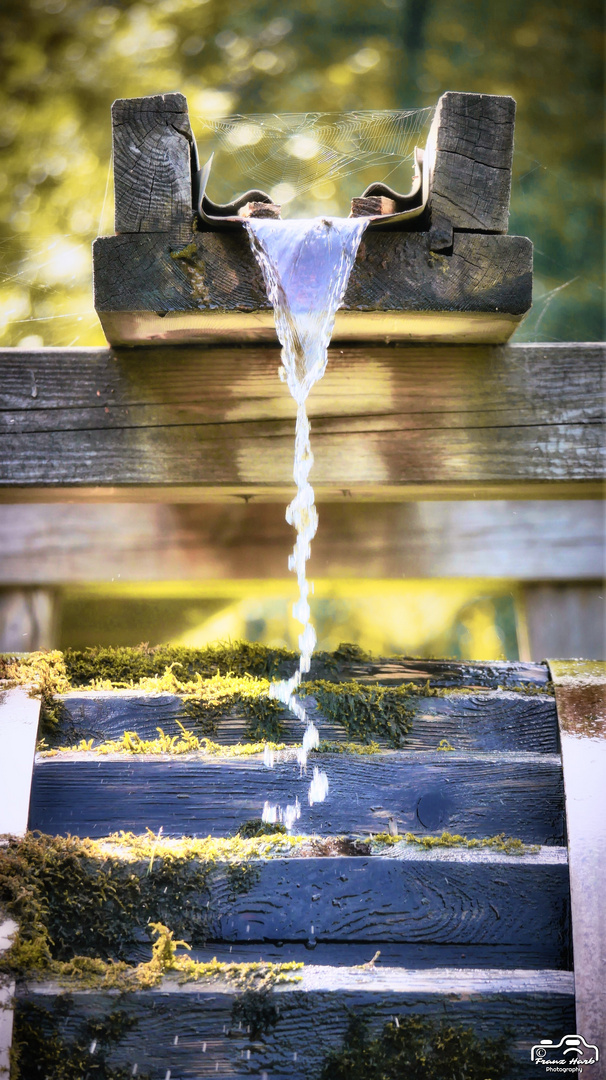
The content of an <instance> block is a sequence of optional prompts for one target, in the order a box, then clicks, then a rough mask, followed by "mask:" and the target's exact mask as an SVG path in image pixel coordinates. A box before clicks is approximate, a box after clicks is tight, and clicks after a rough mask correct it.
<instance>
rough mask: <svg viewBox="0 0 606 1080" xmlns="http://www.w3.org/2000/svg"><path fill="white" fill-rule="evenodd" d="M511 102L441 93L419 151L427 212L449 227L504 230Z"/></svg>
mask: <svg viewBox="0 0 606 1080" xmlns="http://www.w3.org/2000/svg"><path fill="white" fill-rule="evenodd" d="M515 109H516V103H515V101H514V99H513V98H511V97H502V96H497V95H493V94H462V93H452V92H449V93H446V94H443V95H442V97H441V98H440V100H439V102H438V107H437V109H436V113H435V116H434V119H433V122H432V127H431V130H430V133H429V137H428V140H427V150H426V152H425V165H426V167H427V168H428V169H429V191H430V196H429V198H430V205H431V208H432V212H434V211H435V212H436V213H438V214H440V215H442V216H444V217H445V218H447V219H448V220H450V221H451V222H452V224H453V225H454V227H455V229H477V230H479V231H481V232H488V233H491V232H495V233H505V232H507V223H508V219H509V195H510V190H511V164H512V160H513V135H514V123H515Z"/></svg>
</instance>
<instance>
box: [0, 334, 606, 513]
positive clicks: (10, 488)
mask: <svg viewBox="0 0 606 1080" xmlns="http://www.w3.org/2000/svg"><path fill="white" fill-rule="evenodd" d="M603 351H604V350H603V347H602V346H600V345H595V346H593V345H579V346H570V345H562V346H542V345H541V346H514V347H512V348H506V349H492V348H489V347H479V346H478V347H468V348H458V347H455V346H452V347H448V346H442V347H440V348H438V347H431V346H425V347H421V346H419V347H412V346H409V347H406V348H405V347H394V348H390V349H385V348H377V347H373V348H371V347H368V348H362V347H358V348H351V349H348V350H345V349H343V350H334V351H333V361H332V362H330V361H329V366H328V371H327V374H326V376H325V377H324V379H323V380H322V382H321V383H320V384H319V385H318V387H316V389H315V390H314V392H312V395H311V397H310V402H309V411H310V416H311V420H312V425H313V436H312V439H313V446H314V453H315V457H316V463H315V466H314V471H313V474H312V481H313V483H314V486H315V488H316V489H317V491H318V494H319V496H320V497H324V498H326V497H328V498H331V497H332V499H333V501H340V499H342V498H343V499H349V498H360V497H368V496H370V497H373V498H374V499H376V500H378V501H385V500H387V501H391V500H392V499H401V498H404V499H406V498H410V497H411V496H414V497H416V498H423V497H427V492H429V491H431V493H432V495H433V497H439V496H440V495H444V494H447V495H448V497H450V498H460V497H470V495H472V496H474V497H476V498H480V497H482V496H484V497H486V494H487V493H488V495H489V496H490V497H492V496H493V495H494V494H495V493H498V495H499V497H508V496H515V497H519V496H522V497H528V496H531V497H535V498H537V497H538V498H542V497H544V496H545V495H547V496H549V495H551V496H553V495H554V494H555V493H558V494H559V495H560V497H562V496H564V495H565V494H567V492H568V490H570V485H572V491H573V493H576V495H577V497H591V496H592V495H593V494H597V492H598V483H599V481H600V478H601V475H602V460H603V454H604V446H603V440H602V438H601V434H600V426H599V425H600V418H601V412H602V407H601V401H600V398H599V396H598V395H597V394H596V388H597V386H598V385H599V383H600V378H601V365H602V358H603ZM277 362H278V355H277V353H276V352H275V351H274V350H272V349H250V350H249V349H247V350H246V351H242V350H237V349H229V350H227V349H214V348H207V349H204V350H200V349H188V348H183V349H176V350H171V349H168V348H153V349H139V350H124V351H120V350H102V349H101V350H93V349H90V350H88V349H83V350H79V351H78V350H52V349H49V350H42V351H40V352H37V353H28V352H26V351H25V350H6V351H4V352H2V353H0V386H2V403H3V405H4V409H5V412H4V415H3V431H4V434H2V436H0V483H1V488H2V490H3V492H4V497H5V498H8V499H9V500H15V499H16V498H17V497H18V495H19V492H25V493H26V495H27V496H28V497H30V498H31V496H32V495H34V497H35V498H36V500H38V501H39V499H40V497H41V494H42V492H44V491H46V492H47V494H48V493H49V492H50V490H51V489H52V493H53V497H55V498H58V499H62V500H65V498H66V496H67V495H68V493H69V496H70V497H71V495H72V494H73V493H76V492H77V491H78V488H80V487H81V488H82V491H83V494H84V495H85V497H90V496H91V494H94V492H93V491H91V489H95V488H99V489H106V495H107V496H109V497H110V498H116V495H117V493H118V491H120V492H121V494H122V496H123V497H126V498H132V497H133V494H134V492H136V491H138V492H139V496H141V494H144V495H145V497H147V498H151V499H154V498H156V497H157V496H158V493H159V492H161V491H162V490H164V492H165V493H166V492H169V493H170V499H171V501H174V500H175V499H181V500H184V501H188V500H189V498H190V497H191V495H190V493H191V491H192V489H195V490H196V491H197V492H198V493H199V494H198V495H197V497H198V498H200V497H201V499H202V500H203V501H204V500H207V499H209V498H211V499H212V498H226V497H227V498H232V497H233V495H234V494H238V495H240V496H242V495H244V496H246V497H250V496H251V495H263V496H265V497H266V498H269V499H273V498H276V497H279V498H280V499H283V498H284V497H286V496H288V494H290V492H291V491H292V481H291V476H290V474H291V458H292V452H293V451H292V447H293V416H294V405H293V402H292V400H291V399H290V396H289V395H288V391H287V389H286V388H285V386H284V385H283V384H282V383H280V382H279V380H278V379H277V377H276V367H277ZM32 370H35V372H36V379H37V386H38V396H37V398H32V396H31V371H32ZM567 485H569V487H567ZM141 489H143V491H142V490H141ZM99 494H101V495H102V492H100V493H99ZM49 497H50V494H49Z"/></svg>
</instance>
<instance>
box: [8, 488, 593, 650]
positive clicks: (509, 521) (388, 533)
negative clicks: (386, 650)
mask: <svg viewBox="0 0 606 1080" xmlns="http://www.w3.org/2000/svg"><path fill="white" fill-rule="evenodd" d="M605 541H606V536H605V528H604V514H603V506H602V503H601V502H600V501H599V500H597V499H596V500H585V501H577V502H574V503H571V502H567V501H562V500H558V501H555V502H553V501H552V502H549V501H523V500H514V501H491V502H486V501H472V502H466V501H462V502H418V503H416V504H414V505H412V504H410V503H376V504H375V505H374V506H373V508H372V511H370V512H369V508H368V507H366V506H364V505H361V504H359V503H358V502H353V501H352V500H351V499H349V500H348V499H344V498H343V497H341V500H340V502H339V503H323V504H322V506H321V507H320V528H319V530H318V533H317V535H316V537H315V539H314V542H313V544H312V551H311V560H310V563H309V572H310V574H311V575H312V576H313V577H314V578H315V579H316V581H317V579H318V577H326V578H335V577H338V578H343V577H357V576H361V577H365V578H400V577H402V576H405V577H407V578H439V577H469V574H470V568H473V574H474V576H475V577H486V578H511V579H515V580H518V581H520V580H523V581H568V582H570V581H575V580H579V579H587V580H592V579H593V580H597V579H598V578H600V577H601V576H602V572H603V566H604V548H605ZM292 542H293V533H292V530H291V529H290V528H289V526H288V525H287V524H286V521H285V518H284V507H283V506H280V505H279V504H277V503H276V504H271V503H261V504H257V503H256V502H254V501H253V502H248V503H245V502H244V500H242V499H240V500H238V502H237V503H236V501H235V500H233V504H232V505H225V504H223V505H221V504H203V505H199V506H196V505H191V504H190V505H187V504H179V505H167V504H146V503H143V504H141V503H139V504H134V503H122V504H119V503H110V504H106V505H103V506H97V505H92V506H82V505H79V504H77V503H74V504H71V503H53V504H50V505H49V504H44V503H35V504H31V505H24V504H15V505H5V506H4V509H3V510H2V513H1V514H0V585H21V584H23V585H34V584H39V585H68V584H74V583H77V582H79V583H85V582H102V581H108V582H110V581H114V580H120V581H121V582H123V583H124V582H127V581H153V580H162V581H191V582H192V588H193V587H194V586H193V583H194V582H200V581H217V580H219V579H221V578H223V579H242V578H251V579H252V578H264V579H269V578H273V579H276V578H283V577H284V575H285V573H286V568H287V564H288V555H289V554H290V551H291V549H292ZM537 655H538V654H537ZM541 655H545V654H544V653H541ZM574 655H583V654H582V653H577V652H575V653H574Z"/></svg>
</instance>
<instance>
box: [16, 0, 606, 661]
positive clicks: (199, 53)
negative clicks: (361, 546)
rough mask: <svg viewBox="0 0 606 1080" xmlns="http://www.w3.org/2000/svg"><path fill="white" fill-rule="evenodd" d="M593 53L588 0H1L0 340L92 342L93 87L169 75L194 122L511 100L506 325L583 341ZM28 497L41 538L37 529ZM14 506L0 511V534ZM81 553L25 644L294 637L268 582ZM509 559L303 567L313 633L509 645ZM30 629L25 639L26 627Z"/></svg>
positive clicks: (590, 267)
mask: <svg viewBox="0 0 606 1080" xmlns="http://www.w3.org/2000/svg"><path fill="white" fill-rule="evenodd" d="M602 56H603V30H602V5H601V3H600V2H599V0H579V2H577V3H576V4H574V5H573V4H570V3H568V2H564V0H551V2H545V0H509V2H508V3H506V4H502V3H501V4H498V3H495V2H494V0H376V2H375V3H374V4H367V3H362V2H361V0H341V2H333V0H321V2H320V0H302V2H300V3H298V4H296V5H294V4H286V5H285V4H284V3H283V2H278V0H232V2H231V3H230V4H224V3H221V2H220V0H159V2H158V0H149V2H148V0H137V2H129V0H121V2H120V3H115V4H102V3H96V2H94V0H3V3H2V5H1V10H0V152H1V155H2V158H1V164H0V347H5V346H17V347H22V348H39V347H42V346H49V345H54V346H74V345H88V346H100V345H103V344H104V338H103V335H102V332H101V329H100V326H99V324H98V320H97V318H96V316H95V313H94V309H93V307H92V298H91V256H90V248H91V242H92V240H93V239H94V238H95V236H96V235H98V234H100V233H101V234H102V233H110V232H112V231H113V222H112V190H111V130H110V106H111V102H112V100H113V99H114V98H116V97H131V96H140V95H145V94H153V93H160V92H165V91H170V90H180V91H182V92H183V93H184V94H185V95H186V97H187V99H188V102H189V107H190V114H191V117H192V125H193V128H194V133H195V134H198V135H200V136H201V134H202V132H203V130H204V124H205V122H207V121H208V120H213V121H214V120H216V119H217V118H218V117H221V116H224V115H226V114H233V113H240V114H257V113H278V114H285V113H291V112H313V111H321V112H325V111H331V112H343V111H351V110H356V109H390V110H394V109H407V108H428V107H433V106H435V104H436V102H437V99H438V97H439V96H440V94H441V93H442V92H444V91H445V90H464V91H479V92H485V93H496V94H511V95H513V96H514V97H515V99H516V101H517V105H518V113H517V124H516V150H515V159H514V178H513V189H512V198H511V218H510V232H512V233H518V234H522V235H527V236H529V237H530V238H531V239H532V240H533V242H534V244H535V299H534V306H533V310H532V312H531V313H530V315H529V316H528V318H527V319H526V320H525V322H524V323H523V325H522V326H521V328H520V329H518V330H517V331H516V335H515V338H514V340H517V341H531V342H558V341H595V340H600V339H602V338H603V336H604V335H603V322H602V320H603V276H602V274H603V246H602V188H601V185H602V172H603V169H602V157H601V136H602V123H601V109H602V90H603V87H602V81H603V67H602ZM337 194H338V193H337ZM325 195H326V193H325ZM334 197H335V194H334V192H332V193H331V192H328V194H327V195H326V198H327V199H328V200H329V201H330V199H331V198H333V199H334ZM327 205H328V204H327ZM331 205H332V204H331ZM45 513H46V515H47V516H46V517H45V516H44V515H43V514H42V511H41V514H40V518H39V529H38V533H40V534H41V533H43V532H44V530H45V529H47V528H50V527H52V524H53V523H52V521H50V519H49V517H48V514H49V513H50V511H49V509H48V508H47V509H46V511H45ZM512 513H514V511H513V510H512ZM55 514H56V515H58V514H59V510H56V511H55ZM133 515H136V510H135V508H133ZM15 520H16V519H15V518H13V517H10V519H9V517H6V516H5V526H4V535H7V534H8V533H10V532H11V529H12V528H13V523H14V521H15ZM49 522H50V524H49ZM320 528H321V525H320ZM284 529H285V534H284V536H285V540H284V543H285V547H286V548H287V546H288V543H289V542H290V535H289V530H288V527H287V526H286V525H285V526H284ZM11 535H12V534H11ZM27 535H28V536H29V535H30V534H29V533H28V534H27ZM27 542H28V541H27V540H24V543H27ZM45 557H46V556H45V555H44V545H43V544H42V543H41V547H40V556H39V558H40V560H41V561H43V560H44V558H45ZM91 560H92V562H91V565H90V571H89V574H88V577H87V583H86V586H85V583H84V582H83V581H82V580H79V581H74V580H73V575H71V574H70V571H69V567H68V568H67V569H66V570H65V571H64V577H63V578H58V579H57V580H54V581H53V582H52V585H53V590H54V591H53V597H54V599H53V603H52V613H53V614H52V619H51V618H50V617H49V619H47V621H46V623H45V624H44V625H47V630H46V631H44V633H43V634H42V636H43V638H44V634H46V637H45V638H44V642H45V643H51V642H52V643H60V644H63V645H65V644H73V645H78V644H86V643H91V644H92V643H96V642H101V641H114V642H115V643H133V644H134V643H136V642H137V641H140V640H148V641H152V642H153V641H155V640H188V641H190V642H192V643H194V642H197V641H200V642H202V641H204V640H208V639H209V637H214V636H226V635H232V636H238V635H239V634H245V635H246V636H248V637H252V638H257V639H259V640H271V641H275V642H276V643H277V642H281V641H284V642H286V643H291V642H292V640H293V633H294V628H293V627H292V625H291V622H290V621H289V619H288V617H287V601H288V597H289V596H293V595H294V582H289V581H287V580H283V581H282V583H281V584H280V583H279V582H277V581H275V582H274V583H273V584H272V590H270V591H271V593H272V595H271V596H269V595H267V589H265V590H264V589H263V587H262V586H261V585H260V583H259V582H258V581H256V580H255V579H254V575H251V577H250V580H248V583H245V582H240V583H238V584H236V583H234V582H229V581H226V580H224V579H222V580H217V581H215V582H214V584H213V582H212V580H211V582H210V583H209V582H208V581H206V583H205V584H204V587H202V586H201V585H200V583H199V582H197V583H196V581H191V582H189V583H183V582H181V583H180V584H179V587H178V588H177V587H176V586H174V587H173V586H171V584H170V582H163V581H162V580H154V581H153V582H151V581H150V580H147V581H146V583H145V585H143V584H142V583H141V584H139V585H137V583H136V582H135V583H134V584H131V585H130V586H129V588H128V589H127V590H126V591H124V590H125V586H124V585H123V584H121V583H120V582H119V581H118V575H119V572H120V571H119V562H120V560H119V558H117V559H116V568H115V572H114V573H112V568H111V567H109V568H108V567H107V565H106V564H105V563H104V564H103V565H101V561H100V563H99V569H98V573H96V571H95V563H94V554H91ZM14 572H15V574H16V579H15V581H14V584H15V585H19V586H20V587H23V589H24V590H26V591H27V589H28V588H29V587H30V586H31V584H32V582H31V581H22V580H20V579H19V573H20V571H18V570H15V571H14ZM40 573H41V574H42V571H41V572H40ZM508 574H509V576H508V577H507V578H506V579H505V578H503V579H495V578H491V579H489V580H482V581H478V580H477V579H472V578H465V577H464V575H463V576H459V577H457V578H456V579H450V578H443V579H440V582H439V583H436V582H431V581H428V580H418V581H414V582H409V583H408V585H405V584H403V582H402V581H398V583H397V590H395V591H394V585H393V582H390V581H386V582H383V583H379V582H376V583H375V584H374V586H372V587H370V586H369V585H368V583H366V585H364V584H362V585H360V586H359V588H358V591H356V587H355V583H352V582H350V583H349V586H348V588H345V586H344V585H343V584H342V583H341V584H339V583H338V582H335V581H333V582H331V581H330V580H325V581H324V582H320V581H319V582H318V592H317V600H316V618H317V621H318V626H319V631H320V633H319V637H320V641H321V643H322V644H323V645H324V646H331V645H336V644H338V642H339V641H340V640H344V639H347V640H357V641H360V642H361V643H362V644H364V645H366V647H376V648H378V649H383V648H387V647H389V648H394V649H397V648H401V649H403V650H404V651H408V652H417V653H419V654H423V655H432V654H433V655H438V654H442V655H444V654H446V655H455V656H476V657H478V658H479V657H480V656H486V657H490V656H494V657H496V656H499V655H500V656H509V657H511V658H515V657H516V656H517V655H519V654H521V653H523V652H524V650H525V649H527V648H528V643H527V641H526V645H524V646H523V645H522V644H521V642H522V640H523V639H524V629H523V623H524V612H523V604H522V602H521V600H520V595H521V593H520V585H519V582H517V581H516V578H515V567H514V569H513V570H512V569H511V567H510V568H509V570H508ZM9 576H10V572H9ZM55 576H56V575H55ZM76 576H77V575H76ZM131 576H132V577H135V578H136V574H134V575H131ZM151 576H153V574H151V572H150V573H149V574H148V575H147V577H148V579H149V578H150V577H151ZM157 576H158V575H157V573H156V578H157ZM112 577H113V578H114V581H113V582H112ZM286 578H287V574H286V568H285V573H284V579H286ZM2 580H3V584H4V585H5V586H6V585H7V584H8V583H9V582H8V579H7V576H6V575H5V577H4V578H3V579H2ZM596 588H598V586H597V584H596ZM120 590H122V591H120ZM373 590H374V591H373ZM396 594H397V595H396ZM24 595H25V593H24ZM28 595H29V594H28ZM597 595H598V593H596V592H595V589H594V593H593V594H592V596H595V597H597ZM28 603H29V605H30V608H31V610H32V611H34V609H35V604H34V606H33V607H32V603H33V601H32V599H31V595H30V596H29V600H28ZM592 604H593V605H594V606H593V608H592V611H594V615H592V616H591V617H592V618H595V599H594V600H592ZM36 618H37V616H35V615H34V614H32V620H33V624H32V625H34V624H35V622H36ZM40 618H41V617H40ZM39 621H40V620H39ZM42 622H44V620H43V619H42ZM40 625H42V623H41V624H40ZM51 627H52V629H51ZM32 633H34V638H32V639H31V641H30V639H28V641H27V642H26V643H29V644H31V643H32V642H34V643H35V633H38V639H37V640H38V641H40V640H41V638H40V634H41V633H42V631H41V630H39V631H35V632H34V631H32Z"/></svg>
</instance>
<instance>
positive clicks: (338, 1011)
mask: <svg viewBox="0 0 606 1080" xmlns="http://www.w3.org/2000/svg"><path fill="white" fill-rule="evenodd" d="M301 975H302V980H301V982H298V983H290V984H284V985H280V986H277V987H275V988H274V989H273V990H272V991H271V992H270V993H269V994H268V995H264V994H258V993H256V994H255V993H254V992H253V993H252V994H251V993H249V994H248V995H243V994H242V992H241V991H238V990H237V989H235V988H234V987H233V985H230V984H229V983H219V982H210V983H208V984H207V985H200V984H188V985H185V986H180V985H179V984H178V983H177V982H176V981H174V980H165V981H164V983H163V984H162V986H161V987H159V988H157V989H155V990H150V991H146V992H140V993H133V994H128V995H126V996H123V997H119V996H111V995H108V994H100V993H97V992H93V991H85V992H81V991H76V992H75V993H73V994H72V995H71V997H70V999H69V1001H67V1002H66V999H65V996H64V995H63V994H62V993H61V990H60V988H59V987H57V986H56V985H54V984H42V985H40V984H38V985H30V986H29V987H24V988H22V989H21V990H20V991H19V996H18V1004H17V1023H16V1027H17V1038H18V1039H19V1038H21V1039H26V1038H27V1036H28V1033H29V1034H30V1036H31V1037H32V1038H34V1039H37V1040H38V1042H39V1044H40V1048H41V1050H42V1051H43V1050H44V1048H45V1047H49V1046H53V1045H54V1046H55V1047H56V1046H57V1045H58V1046H59V1049H60V1050H61V1049H62V1048H63V1049H62V1054H63V1057H70V1054H71V1060H73V1058H74V1056H75V1052H74V1050H73V1047H74V1045H76V1046H78V1047H79V1050H78V1052H79V1054H80V1056H81V1057H80V1059H81V1060H82V1064H83V1074H84V1070H85V1069H86V1068H87V1067H90V1066H91V1065H93V1064H95V1056H94V1055H95V1054H96V1062H97V1064H98V1063H99V1060H100V1059H101V1058H102V1057H103V1058H104V1059H105V1060H106V1061H107V1062H108V1064H110V1065H111V1066H113V1067H114V1068H116V1069H117V1068H118V1067H122V1068H124V1070H125V1074H126V1075H128V1072H126V1070H129V1071H130V1074H131V1075H134V1076H139V1077H144V1076H149V1077H150V1078H151V1080H158V1078H161V1080H163V1078H165V1077H166V1076H169V1077H171V1078H172V1077H174V1078H175V1080H177V1078H178V1080H201V1078H202V1077H214V1076H217V1075H218V1076H220V1077H221V1078H222V1080H244V1078H245V1077H250V1076H257V1077H259V1076H262V1075H263V1074H264V1073H265V1074H266V1077H267V1080H317V1078H318V1077H319V1075H320V1074H321V1072H322V1069H323V1067H324V1065H325V1064H326V1061H327V1057H328V1055H329V1054H330V1052H331V1051H335V1050H338V1049H339V1048H340V1047H341V1045H342V1043H343V1039H344V1037H345V1036H346V1033H347V1029H348V1026H349V1024H350V1021H351V1018H352V1017H354V1018H355V1019H356V1020H357V1021H358V1023H359V1022H360V1021H361V1020H362V1019H364V1020H366V1022H367V1024H368V1028H369V1034H370V1036H371V1037H377V1036H380V1035H381V1032H382V1031H383V1029H384V1026H385V1024H387V1023H390V1022H391V1023H393V1020H394V1017H397V1018H398V1021H399V1023H402V1024H404V1023H405V1022H406V1017H409V1016H411V1015H413V1014H414V1015H416V1016H417V1017H422V1018H433V1019H434V1020H435V1021H437V1022H439V1021H442V1020H445V1021H446V1022H447V1023H448V1024H449V1025H458V1024H461V1025H463V1026H465V1027H467V1028H469V1027H471V1028H473V1029H475V1031H476V1032H478V1033H479V1034H481V1036H482V1037H483V1038H486V1037H487V1036H488V1037H490V1036H493V1037H494V1036H498V1035H501V1036H502V1035H503V1032H504V1030H507V1029H509V1031H510V1032H511V1035H510V1039H509V1041H508V1042H507V1043H506V1049H507V1051H510V1052H511V1054H512V1056H513V1059H514V1060H513V1063H512V1065H511V1066H510V1067H509V1068H508V1069H507V1072H506V1077H507V1080H527V1078H528V1076H529V1072H530V1049H531V1047H532V1045H534V1044H535V1043H536V1042H538V1041H539V1040H540V1038H545V1037H550V1036H553V1035H555V1034H556V1033H561V1032H563V1031H573V1030H574V980H573V975H572V973H569V972H562V971H524V972H521V971H502V970H496V969H487V970H483V971H479V970H469V969H467V970H466V969H460V968H454V969H444V968H442V969H436V970H433V971H401V970H397V969H394V968H389V967H386V968H385V967H384V968H381V966H380V965H379V964H377V966H376V967H375V968H374V969H370V970H368V969H367V970H363V969H356V968H326V967H313V966H310V967H305V968H304V969H303V971H302V972H301ZM32 1007H33V1010H34V1011H33V1012H32V1011H31V1010H32ZM120 1018H123V1019H122V1025H123V1027H124V1026H126V1027H127V1028H128V1029H127V1030H122V1031H121V1032H120V1026H121V1025H120ZM124 1020H125V1021H126V1025H124ZM104 1022H105V1026H106V1030H109V1031H113V1033H114V1036H115V1041H114V1042H113V1043H112V1042H111V1041H110V1040H107V1039H106V1041H105V1043H104V1041H103V1036H102V1034H100V1032H102V1030H103V1023H104ZM128 1025H130V1027H128ZM248 1029H250V1030H248ZM92 1031H94V1032H96V1038H95V1045H94V1046H93V1048H92V1054H91V1046H92V1042H91V1033H92ZM53 1034H54V1036H55V1040H54V1041H53V1039H52V1035H53ZM70 1045H71V1047H72V1049H71V1050H70ZM30 1052H31V1047H30ZM40 1064H43V1061H41V1060H40V1058H38V1059H37V1061H36V1066H35V1067H36V1068H37V1067H39V1066H40ZM135 1065H136V1066H137V1068H136V1069H135ZM37 1075H38V1072H35V1071H34V1068H32V1070H31V1071H30V1072H27V1073H26V1074H25V1075H24V1076H23V1080H30V1078H31V1080H33V1077H34V1076H37ZM109 1075H111V1073H110V1074H109ZM122 1075H124V1074H122Z"/></svg>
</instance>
